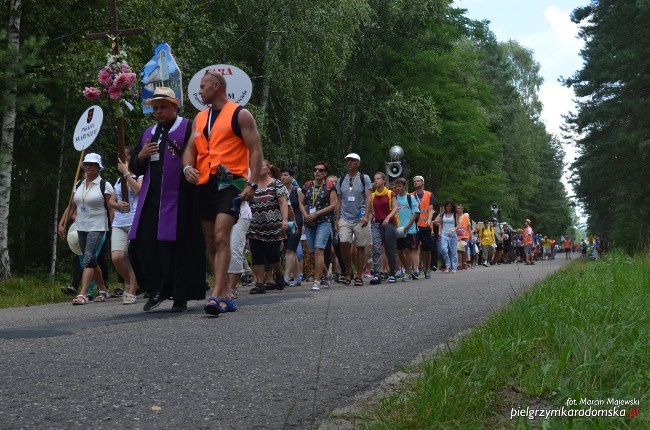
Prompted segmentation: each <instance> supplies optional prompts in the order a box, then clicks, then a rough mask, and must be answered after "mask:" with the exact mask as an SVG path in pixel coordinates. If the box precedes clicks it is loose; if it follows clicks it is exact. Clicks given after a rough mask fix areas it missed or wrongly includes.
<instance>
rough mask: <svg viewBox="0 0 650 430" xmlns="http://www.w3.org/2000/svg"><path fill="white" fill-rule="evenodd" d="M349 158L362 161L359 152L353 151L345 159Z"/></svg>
mask: <svg viewBox="0 0 650 430" xmlns="http://www.w3.org/2000/svg"><path fill="white" fill-rule="evenodd" d="M348 158H352V159H354V160H357V161H361V157H359V154H357V153H354V152H351V153H349V154H348V155H346V156H345V159H346V160H347V159H348Z"/></svg>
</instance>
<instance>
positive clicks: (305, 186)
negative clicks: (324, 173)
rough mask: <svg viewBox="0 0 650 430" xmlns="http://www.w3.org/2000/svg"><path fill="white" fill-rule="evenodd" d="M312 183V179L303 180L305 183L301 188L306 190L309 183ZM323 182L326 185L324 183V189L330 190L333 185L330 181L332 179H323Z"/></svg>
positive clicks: (309, 185)
mask: <svg viewBox="0 0 650 430" xmlns="http://www.w3.org/2000/svg"><path fill="white" fill-rule="evenodd" d="M313 183H314V181H307V182H305V185H304V186H303V187H302V188H303V189H304V190H306V189H307V188H308V187H311V184H313ZM325 184H326V185H325V187H326V188H325V189H326V190H327V191H331V190H332V186H333V185H334V184H333V183H332V181H325Z"/></svg>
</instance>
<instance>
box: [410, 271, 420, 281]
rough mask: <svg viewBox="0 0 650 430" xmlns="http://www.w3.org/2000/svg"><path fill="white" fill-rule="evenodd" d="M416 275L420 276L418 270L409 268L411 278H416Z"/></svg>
mask: <svg viewBox="0 0 650 430" xmlns="http://www.w3.org/2000/svg"><path fill="white" fill-rule="evenodd" d="M418 276H420V272H419V271H417V270H411V278H412V279H414V280H415V279H418Z"/></svg>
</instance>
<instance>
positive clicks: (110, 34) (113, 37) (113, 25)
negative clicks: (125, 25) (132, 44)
mask: <svg viewBox="0 0 650 430" xmlns="http://www.w3.org/2000/svg"><path fill="white" fill-rule="evenodd" d="M108 3H109V6H108V7H109V14H110V16H109V18H108V19H109V27H110V29H109V30H108V31H106V32H103V33H92V34H88V35H86V36H85V37H84V38H85V39H86V40H99V39H109V40H110V41H111V42H112V45H113V55H117V54H119V53H120V45H119V43H118V40H117V39H118V38H119V37H121V36H132V35H136V34H142V33H144V29H142V28H129V29H127V30H118V28H117V5H116V4H115V3H116V0H109V1H108ZM124 146H125V145H124V119H123V118H122V117H121V116H120V117H118V118H117V152H118V154H119V157H120V159H121V160H124V159H125V158H126V153H125V151H124ZM127 164H129V163H128V160H127ZM121 182H122V200H123V201H125V202H127V203H128V202H129V190H128V188H127V186H126V181H124V180H123V181H121Z"/></svg>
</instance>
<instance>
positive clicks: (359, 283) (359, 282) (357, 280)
mask: <svg viewBox="0 0 650 430" xmlns="http://www.w3.org/2000/svg"><path fill="white" fill-rule="evenodd" d="M354 286H355V287H362V286H363V278H359V277H355V278H354Z"/></svg>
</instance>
